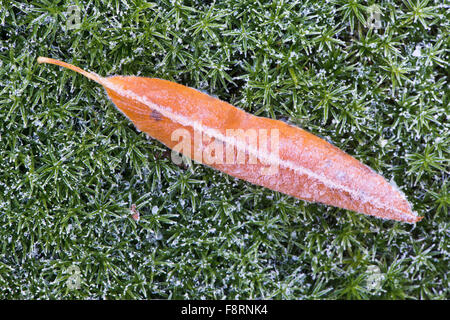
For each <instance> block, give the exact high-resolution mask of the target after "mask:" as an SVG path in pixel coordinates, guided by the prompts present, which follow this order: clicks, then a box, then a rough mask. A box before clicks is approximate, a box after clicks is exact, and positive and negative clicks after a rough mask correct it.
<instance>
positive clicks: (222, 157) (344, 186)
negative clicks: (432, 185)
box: [38, 57, 422, 223]
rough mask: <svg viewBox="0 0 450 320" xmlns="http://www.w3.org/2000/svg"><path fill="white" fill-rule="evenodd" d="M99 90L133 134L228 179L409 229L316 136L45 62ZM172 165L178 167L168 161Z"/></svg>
mask: <svg viewBox="0 0 450 320" xmlns="http://www.w3.org/2000/svg"><path fill="white" fill-rule="evenodd" d="M38 62H39V63H51V64H56V65H59V66H62V67H66V68H69V69H71V70H74V71H76V72H78V73H81V74H83V75H84V76H86V77H88V78H89V79H92V80H94V81H96V82H98V83H99V84H101V85H102V86H103V87H104V88H105V89H106V92H107V94H108V96H109V97H110V98H111V100H112V101H113V103H114V104H115V105H116V107H117V108H118V109H119V110H120V111H121V112H122V113H123V114H125V116H127V117H128V118H129V119H130V120H131V121H132V122H133V123H134V125H135V126H136V128H137V129H139V130H141V131H143V132H145V133H147V134H148V135H149V136H151V137H153V138H155V139H158V140H159V141H161V142H162V143H164V144H165V145H166V146H167V147H169V148H171V149H173V150H175V151H178V152H180V153H182V154H183V155H185V156H187V157H189V158H191V159H194V160H196V161H198V162H201V163H204V164H206V165H208V166H210V167H213V168H215V169H218V170H220V171H222V172H225V173H227V174H229V175H231V176H234V177H237V178H240V179H243V180H246V181H249V182H251V183H254V184H257V185H261V186H264V187H267V188H269V189H272V190H275V191H279V192H282V193H285V194H288V195H291V196H294V197H296V198H299V199H302V200H306V201H312V202H320V203H324V204H327V205H332V206H336V207H340V208H344V209H348V210H352V211H356V212H359V213H364V214H367V215H372V216H376V217H380V218H385V219H393V220H398V221H403V222H408V223H415V222H417V221H420V220H421V219H422V217H418V216H417V215H416V214H415V213H413V212H412V210H411V206H410V205H409V203H408V201H407V200H406V199H405V197H404V196H403V194H402V193H401V192H400V191H399V190H397V188H395V187H394V186H392V185H391V184H389V183H388V182H387V181H386V180H385V179H384V178H383V177H382V176H380V175H378V174H377V173H376V172H374V171H373V170H372V169H370V168H369V167H368V166H366V165H364V164H362V163H361V162H359V161H358V160H356V159H355V158H353V157H351V156H350V155H348V154H346V153H345V152H343V151H342V150H340V149H338V148H337V147H335V146H333V145H332V144H330V143H328V142H326V141H325V140H323V139H320V138H318V137H317V136H315V135H313V134H311V133H309V132H307V131H305V130H303V129H300V128H298V127H294V126H291V125H288V124H286V123H284V122H282V121H278V120H273V119H268V118H263V117H257V116H254V115H251V114H249V113H246V112H244V111H243V110H241V109H238V108H236V107H234V106H232V105H230V104H228V103H226V102H224V101H221V100H219V99H216V98H213V97H211V96H209V95H207V94H204V93H202V92H200V91H197V90H195V89H192V88H188V87H186V86H183V85H180V84H177V83H174V82H170V81H167V80H161V79H151V78H144V77H135V76H113V77H107V78H103V77H100V76H98V75H96V74H95V73H89V72H86V71H84V70H82V69H80V68H78V67H75V66H73V65H70V64H67V63H65V62H61V61H58V60H54V59H49V58H43V57H39V58H38ZM173 159H174V161H179V160H180V159H179V158H177V157H176V153H173Z"/></svg>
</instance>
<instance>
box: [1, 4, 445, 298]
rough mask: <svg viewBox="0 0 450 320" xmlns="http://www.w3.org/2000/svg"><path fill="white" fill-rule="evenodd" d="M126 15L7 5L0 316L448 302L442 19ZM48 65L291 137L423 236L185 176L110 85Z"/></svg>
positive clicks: (305, 12)
mask: <svg viewBox="0 0 450 320" xmlns="http://www.w3.org/2000/svg"><path fill="white" fill-rule="evenodd" d="M120 3H121V2H119V1H106V2H105V3H104V2H103V1H96V0H93V1H90V2H88V3H87V4H85V3H84V2H83V3H82V2H81V1H80V2H77V1H75V2H69V1H62V2H61V1H60V2H59V3H58V4H53V3H51V2H49V1H33V2H32V3H31V4H24V3H22V1H7V2H6V1H2V2H1V8H0V24H1V28H0V288H1V290H0V297H1V298H25V299H36V298H52V299H53V298H54V299H61V298H108V299H111V298H113V299H114V298H192V299H202V298H217V299H219V298H229V299H233V298H236V299H245V298H274V299H299V298H300V299H316V298H322V299H323V298H331V299H336V298H337V299H344V298H356V299H359V298H371V299H379V298H388V299H391V298H392V299H403V298H412V299H448V298H449V292H448V288H449V286H448V281H449V279H448V275H447V272H448V264H449V239H448V235H449V220H448V206H449V202H450V201H449V196H448V191H447V190H448V174H449V172H448V165H449V158H450V157H449V149H448V146H449V143H450V139H449V121H448V120H449V109H448V105H449V94H448V92H449V90H448V78H447V77H448V62H447V61H448V60H449V59H448V52H449V51H448V49H449V48H448V43H449V24H448V13H447V12H448V6H447V7H446V6H445V5H442V4H441V1H437V0H436V1H434V2H433V1H427V0H425V1H415V0H411V1H409V0H405V1H404V2H399V1H395V2H394V1H382V2H377V4H378V5H379V7H380V9H381V13H382V15H381V20H382V26H381V28H379V29H370V28H367V26H366V25H365V23H364V22H365V21H366V20H367V19H368V18H369V15H370V12H371V11H370V9H369V8H370V6H371V5H372V4H374V3H375V2H374V1H356V0H336V1H307V2H305V3H302V2H294V1H267V2H263V1H253V0H241V1H236V0H228V1H216V2H214V3H212V4H211V3H207V2H205V1H178V0H177V1H168V0H167V1H158V2H156V3H146V2H144V1H139V0H133V1H127V4H120ZM264 3H266V4H264ZM74 4H75V5H78V7H79V8H80V12H81V17H80V18H81V19H80V23H81V24H80V25H79V27H77V28H74V29H71V30H67V29H66V21H67V19H68V15H69V13H67V8H68V6H69V5H74ZM38 56H48V57H52V58H59V59H61V60H64V61H67V62H71V63H74V64H76V65H79V66H80V67H83V68H86V69H89V70H92V71H95V72H97V73H99V74H101V75H113V74H122V75H141V76H148V77H158V78H164V79H168V80H173V81H176V82H179V83H182V84H185V85H188V86H191V87H195V88H198V89H202V90H207V91H209V92H210V93H211V94H214V95H216V96H218V97H219V98H221V99H222V100H225V101H229V102H230V103H232V104H234V105H236V106H238V107H240V108H242V109H244V110H246V111H248V112H251V113H253V114H258V115H262V116H267V117H274V118H278V119H289V121H290V122H292V123H294V124H296V125H298V126H301V127H303V128H305V129H307V130H309V131H311V132H313V133H315V134H317V135H320V136H322V137H324V138H325V139H327V140H329V141H332V142H333V143H334V144H335V145H336V146H338V147H339V148H341V149H343V150H345V151H346V152H348V153H350V154H352V155H354V156H355V157H356V158H358V159H359V160H361V161H363V162H364V163H366V164H367V165H369V166H371V167H372V168H374V169H375V170H376V171H378V172H380V173H381V174H383V175H384V176H385V177H386V178H387V179H389V180H391V179H392V180H393V181H395V182H396V183H397V185H398V186H399V187H400V188H401V189H402V190H403V192H404V193H405V194H406V196H407V197H408V199H409V200H410V201H411V203H412V205H413V207H414V209H415V210H416V211H417V212H418V213H419V215H422V216H425V218H424V219H423V220H422V221H421V222H420V223H418V224H417V225H416V226H412V225H408V224H403V223H397V222H393V221H383V220H379V219H376V218H372V217H367V216H364V215H361V214H356V213H353V212H350V211H346V210H342V209H337V208H333V207H327V206H324V205H319V204H310V203H305V202H303V201H300V200H296V199H294V198H291V197H288V196H285V195H282V194H279V193H276V192H272V191H270V190H267V189H264V188H261V187H257V186H253V185H250V184H249V183H245V182H243V181H238V180H236V179H234V178H232V177H229V176H227V175H224V174H221V173H219V172H217V171H214V170H212V169H209V168H206V167H204V166H201V165H198V164H193V165H192V167H190V168H184V167H178V166H176V165H175V164H173V163H172V162H171V160H170V157H167V156H166V155H165V152H166V150H167V149H166V148H165V147H164V146H163V145H161V144H160V143H158V142H156V141H154V140H150V141H148V140H147V139H146V137H145V135H144V134H142V133H138V132H137V131H136V130H135V128H134V127H133V126H132V124H130V123H129V122H128V121H127V120H126V119H125V118H124V117H123V116H122V115H121V114H120V113H119V112H118V111H117V110H116V109H115V108H114V107H113V106H112V104H111V102H110V101H109V100H108V99H107V97H106V94H105V93H104V90H103V89H102V88H101V87H99V86H98V85H96V84H95V83H93V82H91V81H89V80H87V79H84V78H83V77H82V76H79V75H76V74H75V73H73V72H71V71H67V70H62V69H59V68H56V67H49V66H42V65H37V63H36V58H37V57H38ZM131 204H136V207H137V210H139V212H140V220H139V221H138V222H136V221H135V220H133V219H132V218H131V215H130V211H129V208H130V206H131ZM71 266H75V267H77V268H78V269H77V270H79V272H80V273H79V276H80V283H79V288H74V289H73V288H72V289H71V287H70V285H68V283H67V280H68V279H69V277H71V275H70V274H69V273H68V270H69V269H68V268H69V267H71ZM373 275H375V276H378V275H380V276H379V277H378V278H376V279H375V280H376V281H374V283H375V285H372V284H371V282H370V281H371V280H373V279H372V278H371V277H373ZM377 281H378V282H377Z"/></svg>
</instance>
